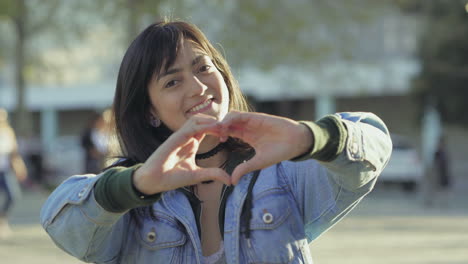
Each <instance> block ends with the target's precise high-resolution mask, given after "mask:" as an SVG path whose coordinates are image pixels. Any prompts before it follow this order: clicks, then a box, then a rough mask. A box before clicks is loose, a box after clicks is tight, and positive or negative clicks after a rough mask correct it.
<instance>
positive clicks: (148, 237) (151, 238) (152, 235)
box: [146, 231, 156, 242]
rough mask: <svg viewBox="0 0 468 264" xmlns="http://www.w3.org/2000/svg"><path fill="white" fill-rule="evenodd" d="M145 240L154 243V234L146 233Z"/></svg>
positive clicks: (152, 232) (151, 232)
mask: <svg viewBox="0 0 468 264" xmlns="http://www.w3.org/2000/svg"><path fill="white" fill-rule="evenodd" d="M146 240H148V242H154V241H155V240H156V232H154V231H150V232H148V234H146Z"/></svg>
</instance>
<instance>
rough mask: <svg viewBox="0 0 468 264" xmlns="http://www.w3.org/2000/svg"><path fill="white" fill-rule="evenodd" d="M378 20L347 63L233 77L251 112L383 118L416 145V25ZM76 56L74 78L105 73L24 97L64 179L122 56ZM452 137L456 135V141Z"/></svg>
mask: <svg viewBox="0 0 468 264" xmlns="http://www.w3.org/2000/svg"><path fill="white" fill-rule="evenodd" d="M385 14H386V15H385V16H383V17H380V16H379V17H376V18H374V19H375V21H373V22H372V23H368V25H367V26H365V27H364V26H362V27H357V28H352V29H350V30H352V31H353V34H356V39H358V40H359V41H358V45H355V46H353V47H352V54H351V55H352V56H351V58H346V59H345V58H341V57H339V56H338V57H336V58H332V59H330V60H328V61H326V62H322V63H320V64H319V65H314V66H310V67H307V68H304V67H301V66H297V65H278V66H277V67H275V68H273V69H272V70H270V71H268V72H265V71H261V70H259V69H257V68H244V69H243V70H242V71H240V72H238V79H239V82H240V85H241V87H242V89H243V90H244V92H245V93H246V94H247V95H248V96H249V98H250V99H251V100H252V102H253V104H254V106H255V107H256V109H257V111H261V112H267V113H272V114H278V115H283V116H288V117H291V118H294V119H298V120H301V119H308V120H310V119H317V118H320V117H321V116H323V115H325V114H328V113H332V112H335V111H371V112H374V113H376V114H377V115H379V116H380V117H382V119H383V120H385V122H386V123H387V125H388V127H389V129H390V131H392V132H394V133H398V134H404V135H407V136H408V137H409V138H411V139H412V140H413V141H414V142H415V143H416V145H417V146H418V147H419V142H420V123H419V122H420V120H421V118H420V116H419V110H418V109H417V104H416V102H414V101H413V99H412V98H411V97H410V96H408V95H409V92H410V88H411V80H412V78H413V77H414V76H415V75H416V74H418V72H419V70H420V63H419V61H418V59H417V56H416V52H417V40H418V36H419V33H420V30H421V20H420V19H419V18H418V17H416V16H414V15H405V14H402V13H401V12H399V11H398V10H397V9H395V8H393V9H389V10H388V12H385ZM323 33H324V32H320V34H323ZM329 34H330V36H329V37H331V38H333V35H332V33H329ZM97 35H103V33H100V34H97ZM309 37H310V38H314V36H313V35H312V36H309ZM94 41H95V42H96V41H97V40H94ZM337 41H339V40H338V39H337ZM350 45H351V44H350ZM105 52H107V51H101V53H105ZM76 53H77V54H78V55H77V56H76V60H79V62H80V63H82V58H81V57H84V56H88V57H89V58H90V60H89V61H88V62H87V64H86V63H85V64H83V65H84V66H82V68H80V71H81V72H83V73H84V72H85V71H88V68H89V65H90V64H92V65H93V66H95V67H97V66H100V67H101V68H105V69H106V70H105V74H97V75H99V76H101V78H99V79H94V81H80V80H81V79H80V78H78V79H77V81H75V82H71V83H73V84H70V82H68V84H61V85H35V84H31V85H29V86H28V94H27V95H26V101H27V105H28V108H29V109H30V110H31V111H32V112H33V114H34V121H33V122H34V130H35V131H37V136H38V137H37V140H38V141H39V142H40V143H41V144H40V145H41V146H42V149H43V151H44V153H45V156H46V158H45V160H46V161H48V164H49V166H51V167H57V168H61V169H66V170H67V173H66V174H65V175H70V173H79V172H80V168H81V167H82V155H81V152H80V151H81V150H80V148H79V141H78V138H79V134H80V133H81V131H82V129H83V127H84V126H85V124H86V122H87V120H88V118H89V117H90V116H91V115H92V113H93V112H94V111H96V110H97V111H101V110H103V109H105V108H107V107H109V106H110V105H111V103H112V99H113V93H114V89H115V83H116V81H115V80H116V75H117V74H116V72H117V69H118V63H119V60H120V59H121V57H122V53H121V51H116V52H114V53H112V54H107V55H109V56H108V57H112V58H113V59H110V60H108V61H107V62H106V61H105V60H104V59H103V60H99V58H98V59H96V58H95V57H93V56H94V55H93V54H92V53H90V52H89V50H88V51H87V52H83V48H81V49H77V51H76ZM272 56H274V55H272ZM97 61H98V62H97ZM8 75H9V74H8V73H5V72H4V73H3V74H2V73H0V106H2V107H5V108H7V109H8V110H10V111H11V110H13V109H14V108H15V94H14V89H13V86H12V82H11V80H9V79H8V78H7V77H6V76H8ZM91 79H92V78H91ZM454 131H455V132H454V133H453V134H454V135H455V136H458V135H460V132H459V131H458V130H454ZM454 142H455V141H454ZM460 168H461V167H460Z"/></svg>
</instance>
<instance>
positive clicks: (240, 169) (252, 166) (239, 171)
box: [231, 156, 266, 185]
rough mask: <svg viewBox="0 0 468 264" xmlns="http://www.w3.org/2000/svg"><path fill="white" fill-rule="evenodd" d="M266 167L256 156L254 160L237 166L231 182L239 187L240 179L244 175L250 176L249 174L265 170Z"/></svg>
mask: <svg viewBox="0 0 468 264" xmlns="http://www.w3.org/2000/svg"><path fill="white" fill-rule="evenodd" d="M265 167H266V166H264V164H263V162H261V160H260V159H258V158H256V157H255V156H254V157H253V158H252V159H250V160H248V161H245V162H243V163H241V164H239V165H237V167H236V168H235V169H234V171H233V172H232V175H231V182H232V184H234V185H237V184H238V183H239V181H240V179H241V178H242V177H243V176H244V175H246V174H248V173H249V172H252V171H256V170H259V169H263V168H265Z"/></svg>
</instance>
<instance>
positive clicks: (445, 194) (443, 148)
mask: <svg viewBox="0 0 468 264" xmlns="http://www.w3.org/2000/svg"><path fill="white" fill-rule="evenodd" d="M449 168H450V159H449V154H448V150H447V144H446V142H445V137H444V135H441V136H440V138H439V142H438V144H437V149H436V152H435V155H434V173H435V174H436V177H435V179H434V180H435V183H436V194H435V196H436V198H435V200H436V201H435V202H436V204H437V205H438V206H439V207H442V208H446V207H448V206H449V205H450V196H451V195H450V191H451V190H450V189H451V185H452V179H451V178H452V177H451V175H450V169H449Z"/></svg>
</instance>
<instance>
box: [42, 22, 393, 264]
mask: <svg viewBox="0 0 468 264" xmlns="http://www.w3.org/2000/svg"><path fill="white" fill-rule="evenodd" d="M113 110H114V115H115V123H116V131H117V135H118V137H119V141H120V147H121V149H122V153H123V157H124V158H123V159H121V160H120V161H119V162H118V163H116V164H115V165H114V166H112V167H111V168H108V169H106V170H105V171H104V172H102V173H101V174H99V175H77V176H73V177H71V178H69V179H68V180H66V181H65V182H64V183H62V184H61V185H60V186H59V187H58V188H57V189H56V190H55V191H54V192H53V193H52V194H51V196H50V197H49V199H48V200H47V202H46V203H45V205H44V206H43V208H42V212H41V222H42V225H43V226H44V228H45V229H46V231H47V232H48V233H49V235H50V236H51V237H52V239H53V240H54V242H55V243H57V245H58V246H59V247H60V248H62V249H64V250H65V251H67V252H68V253H70V254H71V255H73V256H75V257H77V258H79V259H81V260H83V261H87V262H96V263H312V259H311V254H310V252H309V243H310V242H311V241H313V240H314V239H316V238H317V237H318V236H319V235H320V234H322V233H323V232H324V231H326V230H327V229H329V228H330V227H331V226H333V225H334V224H335V223H337V222H338V221H339V220H340V219H342V218H343V217H344V216H345V215H346V214H347V213H348V212H349V211H350V210H351V209H352V208H353V207H355V206H356V204H357V203H358V202H359V201H360V200H361V199H362V198H363V196H365V195H366V194H367V193H368V192H369V191H370V190H371V189H372V187H373V186H374V184H375V180H376V177H377V175H378V174H379V173H380V172H381V171H382V169H383V168H384V166H385V165H386V163H387V161H388V159H389V156H390V152H391V141H390V138H389V132H388V130H387V128H386V126H385V125H384V123H383V122H382V121H381V120H380V119H379V118H378V117H376V116H375V115H373V114H371V113H339V114H335V115H330V116H327V117H325V118H323V119H321V120H320V121H318V122H297V121H294V120H291V119H287V118H283V117H279V116H272V115H267V114H262V113H253V112H249V108H248V105H247V102H246V100H245V99H244V96H243V95H242V93H241V91H240V89H239V87H238V85H237V83H236V81H235V79H234V77H233V76H232V74H231V72H230V69H229V66H228V64H227V63H226V62H225V60H224V59H223V57H222V56H221V55H220V53H219V52H218V51H217V50H216V49H214V47H213V46H212V45H211V44H210V42H209V41H208V40H207V39H206V37H205V36H204V35H203V33H202V32H201V31H200V30H199V29H198V28H197V27H196V26H194V25H191V24H188V23H185V22H161V23H157V24H153V25H151V26H149V27H148V28H146V29H145V30H144V31H143V32H142V33H141V34H140V35H139V36H138V37H137V38H136V39H135V40H134V42H133V43H132V44H131V46H130V47H129V49H128V50H127V52H126V54H125V56H124V58H123V61H122V64H121V67H120V72H119V76H118V80H117V89H116V93H115V98H114V106H113Z"/></svg>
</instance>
